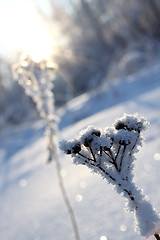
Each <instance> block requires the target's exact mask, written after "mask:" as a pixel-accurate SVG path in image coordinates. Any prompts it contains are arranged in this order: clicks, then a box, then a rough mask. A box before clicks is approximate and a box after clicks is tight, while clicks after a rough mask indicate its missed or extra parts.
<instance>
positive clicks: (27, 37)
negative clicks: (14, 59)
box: [0, 0, 58, 61]
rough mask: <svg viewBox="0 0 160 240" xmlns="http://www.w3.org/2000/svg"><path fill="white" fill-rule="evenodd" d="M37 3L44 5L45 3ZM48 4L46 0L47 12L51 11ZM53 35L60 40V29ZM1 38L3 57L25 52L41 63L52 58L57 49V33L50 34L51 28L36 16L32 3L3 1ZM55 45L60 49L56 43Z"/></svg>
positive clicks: (29, 0) (15, 0) (0, 7)
mask: <svg viewBox="0 0 160 240" xmlns="http://www.w3.org/2000/svg"><path fill="white" fill-rule="evenodd" d="M35 2H41V4H42V1H41V0H37V1H35ZM44 2H47V0H46V1H45V0H43V9H44V10H45V11H48V10H49V9H47V7H48V6H47V4H44ZM41 6H42V5H41ZM52 29H53V26H52ZM53 32H54V34H55V39H57V38H58V30H57V29H56V27H55V29H54V31H53ZM0 36H1V37H0V53H3V55H5V56H7V57H8V55H9V56H10V55H12V53H14V52H16V51H17V50H19V51H20V50H23V51H24V52H25V53H26V54H30V55H31V56H32V58H33V59H34V60H35V61H39V60H41V59H42V58H49V56H50V53H51V50H52V49H53V33H52V35H51V34H50V28H49V26H48V25H46V24H45V22H44V20H43V19H42V18H41V17H40V16H39V15H38V13H37V12H36V8H35V5H34V1H32V0H0ZM56 41H57V40H56ZM54 45H55V46H54V47H55V48H56V42H54ZM9 58H10V57H9Z"/></svg>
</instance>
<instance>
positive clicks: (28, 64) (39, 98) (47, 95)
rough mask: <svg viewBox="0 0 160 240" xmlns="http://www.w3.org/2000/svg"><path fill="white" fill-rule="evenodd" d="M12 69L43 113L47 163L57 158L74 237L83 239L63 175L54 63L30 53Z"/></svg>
mask: <svg viewBox="0 0 160 240" xmlns="http://www.w3.org/2000/svg"><path fill="white" fill-rule="evenodd" d="M12 69H13V75H14V78H15V79H16V80H17V81H18V83H19V84H20V85H21V86H22V87H23V88H24V89H25V93H26V94H27V95H29V96H30V97H32V99H33V101H34V102H35V104H36V107H37V110H38V111H39V113H40V116H41V117H42V119H44V121H45V123H46V134H47V137H48V150H49V157H48V162H50V161H51V160H52V159H54V160H55V163H56V172H57V177H58V183H59V187H60V190H61V193H62V197H63V200H64V202H65V205H66V208H67V211H68V215H69V217H70V220H71V224H72V229H73V232H74V235H75V240H80V236H79V230H78V226H77V223H76V219H75V215H74V211H73V209H72V206H71V204H70V201H69V198H68V196H67V192H66V189H65V186H64V183H63V179H62V176H61V166H60V161H59V157H58V144H57V131H58V127H57V116H56V115H55V114H54V113H55V108H54V96H53V93H52V89H53V81H52V79H53V76H54V70H55V69H54V65H53V63H52V62H49V61H47V60H42V61H40V62H39V63H37V62H34V61H33V60H32V58H31V57H30V56H27V57H26V58H25V59H23V61H21V62H20V63H19V64H14V65H13V67H12Z"/></svg>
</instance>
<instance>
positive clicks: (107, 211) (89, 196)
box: [0, 65, 160, 240]
mask: <svg viewBox="0 0 160 240" xmlns="http://www.w3.org/2000/svg"><path fill="white" fill-rule="evenodd" d="M124 112H125V113H135V112H138V113H139V115H140V116H145V117H146V118H147V120H148V121H150V123H151V126H150V129H149V131H148V132H147V133H146V134H145V137H146V141H145V144H144V146H143V148H142V149H140V152H139V153H138V154H137V161H136V166H135V174H136V176H135V182H136V184H137V185H138V186H139V187H140V188H143V189H144V193H145V194H146V195H148V197H149V198H150V200H151V202H152V203H153V205H154V206H155V208H156V209H157V211H159V212H160V206H159V201H160V195H159V182H160V175H159V169H160V65H156V66H154V67H152V68H150V69H147V70H146V71H143V72H140V73H139V74H137V75H135V76H133V77H130V78H127V79H125V80H123V81H119V82H118V83H117V84H115V85H114V87H111V88H108V87H107V86H103V90H102V89H99V91H98V92H97V93H93V94H92V95H87V94H86V95H83V96H81V97H79V98H77V99H74V100H72V101H71V102H70V103H69V104H68V105H67V106H66V108H65V109H61V111H60V114H61V116H62V119H61V122H60V132H59V140H61V139H64V138H65V139H69V138H73V137H76V136H77V135H78V133H79V131H80V130H81V129H83V128H85V127H86V126H87V125H90V124H93V125H95V126H97V127H101V128H103V127H106V126H107V125H111V124H112V123H113V122H114V120H115V118H117V117H121V116H122V115H123V113H124ZM71 125H72V126H71ZM45 140H46V139H45V135H44V126H43V123H42V122H38V123H34V124H33V125H32V126H28V125H25V126H21V127H16V128H14V129H13V128H10V129H7V130H5V131H4V132H1V135H0V196H1V197H0V212H1V214H0V239H2V240H73V239H74V238H73V234H72V230H71V225H70V221H69V218H68V215H67V212H66V209H65V205H64V203H63V200H62V197H61V193H60V191H59V188H58V184H57V178H56V172H55V165H54V162H52V163H51V164H46V160H47V150H46V141H45ZM59 154H60V159H61V165H62V173H61V174H62V176H63V178H64V182H65V186H66V188H67V192H68V195H69V198H70V201H71V204H72V206H73V208H74V211H75V214H76V218H77V222H78V226H79V230H80V235H81V240H100V238H101V236H106V239H107V240H114V239H118V240H124V239H134V240H140V239H143V238H142V237H141V236H139V235H138V234H136V233H135V232H134V229H133V227H134V221H133V216H132V214H131V213H126V212H125V211H124V205H125V200H124V199H123V198H122V196H119V195H117V194H116V193H115V192H114V191H113V190H112V187H111V186H110V185H109V184H108V183H107V182H106V181H104V180H102V179H101V177H100V176H98V175H93V174H92V173H91V172H90V171H89V170H88V169H87V168H86V167H85V166H74V165H73V164H72V162H71V159H70V157H69V156H66V155H64V154H63V153H62V152H60V153H59ZM151 239H152V238H151ZM101 240H105V238H101Z"/></svg>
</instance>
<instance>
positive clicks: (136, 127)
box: [114, 114, 148, 133]
mask: <svg viewBox="0 0 160 240" xmlns="http://www.w3.org/2000/svg"><path fill="white" fill-rule="evenodd" d="M147 126H148V122H147V121H146V119H145V118H139V119H138V117H137V114H134V115H127V114H124V116H123V117H122V118H120V119H117V120H116V121H115V123H114V127H115V129H116V130H121V129H126V130H128V131H136V132H138V133H140V132H141V131H143V130H146V128H147Z"/></svg>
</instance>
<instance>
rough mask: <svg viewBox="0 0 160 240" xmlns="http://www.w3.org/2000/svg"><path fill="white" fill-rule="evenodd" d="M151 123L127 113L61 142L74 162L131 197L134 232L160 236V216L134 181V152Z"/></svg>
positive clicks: (130, 205)
mask: <svg viewBox="0 0 160 240" xmlns="http://www.w3.org/2000/svg"><path fill="white" fill-rule="evenodd" d="M148 125H149V124H148V122H147V121H146V120H145V119H144V118H138V115H137V114H134V115H127V114H124V116H123V117H122V118H119V119H117V120H116V121H115V123H114V124H113V126H112V127H107V128H106V129H104V130H102V129H98V128H96V127H94V126H89V127H88V128H86V129H85V130H83V131H81V132H80V136H79V137H78V138H77V139H73V140H70V141H65V140H64V141H62V142H61V143H60V148H61V150H62V151H64V152H65V153H66V154H70V155H71V156H72V158H73V162H74V163H75V164H82V165H86V166H87V167H89V168H90V169H91V170H92V171H93V172H95V173H98V174H100V175H101V176H102V178H104V179H107V181H108V182H109V183H111V184H113V185H114V187H115V189H116V191H117V192H118V193H122V194H123V196H124V197H125V198H126V199H127V200H128V201H127V210H128V211H131V212H133V213H134V217H135V231H137V232H138V233H140V234H141V235H142V236H149V235H154V236H155V238H156V239H160V238H159V235H158V233H159V230H158V231H157V229H158V228H157V226H158V224H159V222H160V216H159V214H158V213H157V212H156V210H155V209H154V208H153V206H152V205H151V203H150V202H149V201H148V200H147V198H146V197H145V196H144V195H143V193H142V190H141V189H139V188H138V187H136V186H135V183H134V182H133V177H134V174H133V168H134V162H135V153H136V152H138V147H139V146H142V142H143V137H142V136H141V133H142V132H143V131H145V130H146V129H147V127H148Z"/></svg>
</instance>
